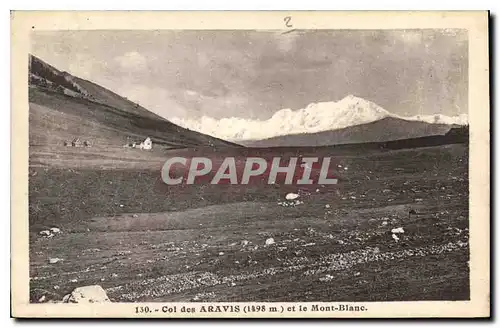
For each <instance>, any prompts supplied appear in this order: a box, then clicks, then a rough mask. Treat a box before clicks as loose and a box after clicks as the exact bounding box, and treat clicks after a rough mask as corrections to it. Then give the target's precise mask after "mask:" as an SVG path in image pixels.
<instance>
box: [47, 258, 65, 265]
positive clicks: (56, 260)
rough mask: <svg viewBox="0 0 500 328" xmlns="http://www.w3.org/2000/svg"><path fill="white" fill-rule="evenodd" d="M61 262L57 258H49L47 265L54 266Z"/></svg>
mask: <svg viewBox="0 0 500 328" xmlns="http://www.w3.org/2000/svg"><path fill="white" fill-rule="evenodd" d="M62 260H63V259H60V258H58V257H51V258H50V259H49V263H50V264H56V263H57V262H60V261H62Z"/></svg>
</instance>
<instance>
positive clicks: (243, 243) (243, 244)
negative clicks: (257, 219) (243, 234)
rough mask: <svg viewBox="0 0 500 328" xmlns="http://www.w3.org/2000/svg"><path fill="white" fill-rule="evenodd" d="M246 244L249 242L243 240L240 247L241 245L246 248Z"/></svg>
mask: <svg viewBox="0 0 500 328" xmlns="http://www.w3.org/2000/svg"><path fill="white" fill-rule="evenodd" d="M248 243H249V241H248V240H243V241H242V242H241V245H242V246H246V245H248Z"/></svg>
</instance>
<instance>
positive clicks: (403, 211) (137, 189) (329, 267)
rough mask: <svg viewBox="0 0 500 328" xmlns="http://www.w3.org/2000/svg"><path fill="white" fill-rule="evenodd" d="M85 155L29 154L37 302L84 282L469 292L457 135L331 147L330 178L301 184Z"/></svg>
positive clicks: (276, 297)
mask: <svg viewBox="0 0 500 328" xmlns="http://www.w3.org/2000/svg"><path fill="white" fill-rule="evenodd" d="M64 151H66V152H68V151H72V152H74V151H79V150H74V149H71V150H64ZM82 151H89V150H82ZM127 152H129V151H128V150H127ZM77 155H78V154H76V155H75V158H78V156H77ZM90 155H91V154H88V156H86V160H87V161H91V164H92V165H87V166H86V167H85V166H84V165H81V163H80V162H78V161H77V160H75V159H72V158H71V157H68V154H65V155H64V156H61V158H63V159H61V161H58V158H57V155H55V154H50V153H47V152H45V153H44V151H42V150H39V151H38V155H37V156H36V158H35V159H34V158H33V156H32V162H31V164H32V166H31V168H30V195H29V196H30V291H31V300H32V301H33V302H38V301H39V300H40V299H43V300H44V301H48V300H60V299H62V297H63V296H64V295H65V294H67V293H69V292H71V290H72V289H74V288H75V287H78V286H84V285H92V284H98V285H101V286H102V287H103V288H105V289H106V292H107V293H108V295H109V297H110V298H111V299H112V300H113V301H383V300H389V301H397V300H465V299H468V298H469V269H468V260H469V246H468V227H469V224H468V159H467V158H468V148H467V146H466V145H447V146H440V147H428V148H417V149H412V150H399V151H390V152H380V153H372V154H368V155H367V154H357V155H345V156H338V157H335V164H336V165H340V167H338V175H339V177H340V183H339V185H337V186H335V187H334V188H326V187H322V186H317V187H314V188H312V189H311V188H309V189H308V190H298V189H297V188H293V187H279V186H251V187H245V188H243V187H240V186H188V187H186V186H184V187H175V188H173V187H172V188H166V187H165V186H164V185H162V183H161V181H160V173H159V165H161V156H157V157H154V159H152V160H149V161H144V163H142V164H141V161H140V160H138V159H137V158H138V157H137V156H135V155H134V153H130V154H129V155H128V156H129V158H126V159H124V158H123V156H122V155H120V156H122V157H120V158H121V160H123V162H124V163H128V162H133V163H134V164H133V166H132V167H127V166H126V165H125V166H124V167H122V168H120V169H119V170H111V169H109V167H108V166H110V165H112V164H113V163H116V162H115V161H116V160H117V159H119V158H113V157H112V156H110V157H109V158H101V157H99V156H97V155H95V154H94V155H93V156H90ZM317 155H319V156H321V155H322V154H317ZM323 155H326V154H323ZM155 156H156V155H155ZM68 158H70V159H69V160H68ZM132 159H134V160H132ZM64 161H67V162H64ZM75 161H76V162H75ZM75 163H76V164H75ZM97 164H99V165H100V164H102V166H100V167H96V166H95V165H97ZM77 167H81V168H77ZM288 192H298V193H299V194H300V197H299V200H300V201H302V202H303V203H301V204H298V205H294V206H283V205H284V204H283V203H282V202H283V201H284V197H285V195H286V194H287V193H288ZM280 203H281V204H280ZM410 210H414V212H415V214H410ZM50 227H58V228H60V229H61V230H62V233H61V234H58V235H56V236H54V237H53V238H43V237H40V236H38V232H39V231H41V230H43V229H47V228H50ZM399 227H402V228H403V229H404V233H402V234H398V238H399V241H397V242H396V241H395V240H394V239H393V237H392V234H391V232H390V231H391V229H393V228H399ZM269 238H273V240H274V243H273V244H270V245H266V240H268V239H269ZM49 258H60V259H61V261H59V262H57V263H54V264H50V263H49ZM42 296H45V297H44V298H42Z"/></svg>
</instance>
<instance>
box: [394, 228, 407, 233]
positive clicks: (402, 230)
mask: <svg viewBox="0 0 500 328" xmlns="http://www.w3.org/2000/svg"><path fill="white" fill-rule="evenodd" d="M391 232H392V233H404V232H405V230H404V229H403V228H401V227H399V228H394V229H392V230H391Z"/></svg>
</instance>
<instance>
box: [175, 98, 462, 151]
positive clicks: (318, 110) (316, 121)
mask: <svg viewBox="0 0 500 328" xmlns="http://www.w3.org/2000/svg"><path fill="white" fill-rule="evenodd" d="M386 117H393V118H398V119H401V120H405V121H422V122H426V123H431V124H447V125H465V124H466V123H467V121H468V118H467V115H466V114H461V115H459V116H457V117H451V116H446V115H443V114H435V115H416V116H411V117H404V116H400V115H397V114H393V113H390V112H389V111H387V110H385V109H384V108H382V107H380V106H378V105H377V104H375V103H373V102H371V101H368V100H365V99H363V98H360V97H357V96H354V95H348V96H346V97H344V98H343V99H341V100H339V101H336V102H331V101H330V102H318V103H311V104H309V105H308V106H306V107H305V108H302V109H298V110H295V111H292V110H291V109H289V108H286V109H281V110H279V111H277V112H276V113H275V114H274V115H273V116H272V117H271V118H269V119H268V120H264V121H260V120H249V119H243V118H235V117H232V118H222V119H220V120H216V119H213V118H210V117H207V116H203V117H201V118H200V119H198V120H191V119H180V118H173V119H172V121H173V122H175V123H176V124H178V125H180V126H184V127H186V128H189V129H192V130H195V131H203V132H204V133H208V134H210V135H215V136H218V137H221V138H223V139H225V140H231V141H235V142H241V141H249V140H263V139H269V138H273V137H278V136H284V135H293V134H302V133H318V132H326V131H333V130H338V129H343V128H347V127H351V126H356V125H361V124H366V123H371V122H375V121H378V120H381V119H384V118H386Z"/></svg>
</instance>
